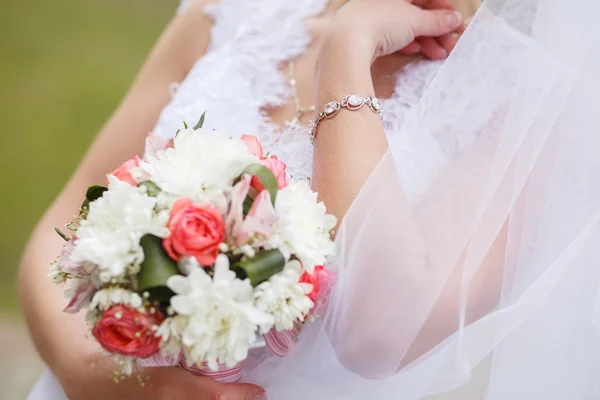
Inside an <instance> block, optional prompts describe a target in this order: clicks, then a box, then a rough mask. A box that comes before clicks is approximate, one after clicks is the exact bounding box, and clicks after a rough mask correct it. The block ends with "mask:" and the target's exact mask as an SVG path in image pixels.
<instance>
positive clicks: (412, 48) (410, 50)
mask: <svg viewBox="0 0 600 400" xmlns="http://www.w3.org/2000/svg"><path fill="white" fill-rule="evenodd" d="M420 52H421V45H420V44H419V43H417V42H412V43H411V44H409V45H408V46H406V47H405V48H403V49H400V51H399V53H400V54H404V55H405V56H409V55H413V54H418V53H420Z"/></svg>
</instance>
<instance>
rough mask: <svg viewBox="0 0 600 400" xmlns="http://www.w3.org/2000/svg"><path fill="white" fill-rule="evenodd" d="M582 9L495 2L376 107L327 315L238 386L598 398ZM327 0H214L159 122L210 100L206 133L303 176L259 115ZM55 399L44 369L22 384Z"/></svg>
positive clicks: (334, 392)
mask: <svg viewBox="0 0 600 400" xmlns="http://www.w3.org/2000/svg"><path fill="white" fill-rule="evenodd" d="M580 3H583V4H578V6H577V7H578V8H577V9H573V10H571V9H570V7H569V3H568V2H567V1H566V0H490V1H488V2H486V3H485V4H484V6H483V7H482V9H481V10H480V12H479V13H478V15H477V16H476V17H475V18H474V20H473V22H472V23H471V25H470V27H469V29H468V31H467V33H466V34H465V35H464V37H463V38H462V39H461V42H460V43H459V46H458V47H457V49H456V50H455V52H453V54H452V55H451V57H450V58H449V59H448V60H447V61H446V62H444V63H442V62H430V61H425V62H419V63H416V64H413V65H409V66H408V67H407V68H405V70H404V71H403V72H402V73H401V74H400V75H399V76H398V79H397V84H396V89H395V91H394V94H393V96H392V97H391V98H390V99H386V100H384V101H383V107H384V110H385V115H386V119H385V121H384V126H385V132H386V135H387V138H388V142H389V145H390V151H389V152H388V153H387V154H386V155H385V156H384V158H383V159H382V161H381V162H380V165H379V166H378V167H377V168H376V170H375V171H374V172H373V174H372V176H371V178H370V179H369V181H368V182H367V183H366V184H365V187H364V188H363V190H362V191H361V193H360V194H359V196H358V197H357V199H356V200H355V202H354V203H353V205H352V207H351V209H350V210H349V212H348V214H347V216H346V218H345V219H344V222H343V225H342V227H341V229H340V231H339V232H338V235H337V238H336V243H337V248H338V252H337V257H336V259H335V260H334V261H333V262H332V266H333V267H336V268H337V269H338V277H339V281H338V284H337V286H336V288H335V290H334V293H333V295H332V298H331V302H330V306H329V308H328V311H327V313H326V315H324V316H323V317H322V318H320V319H319V320H317V321H316V322H315V323H313V324H311V325H309V326H307V327H306V328H305V331H304V332H303V333H302V336H301V340H300V342H299V344H298V347H297V349H296V351H295V352H294V353H293V354H292V355H290V356H289V357H286V358H277V357H264V356H260V357H259V356H257V357H255V359H253V360H252V362H251V363H250V364H251V365H250V366H248V368H246V371H245V377H244V379H245V380H246V381H248V382H252V383H256V384H259V385H261V386H263V387H264V388H265V389H266V390H267V393H268V394H269V399H276V400H296V399H298V400H300V399H332V400H338V399H339V400H342V399H344V400H345V399H357V400H358V399H378V400H379V399H382V400H383V399H402V400H417V399H422V398H425V397H426V396H429V395H432V396H435V399H440V400H442V399H443V400H450V399H486V400H513V399H515V400H520V399H523V400H525V399H527V400H532V399H536V400H537V399H540V400H541V399H544V400H547V399H548V400H550V399H556V400H559V399H560V400H563V399H564V400H566V399H568V400H578V399H581V400H587V399H596V398H600V384H598V383H597V382H598V379H597V377H598V376H599V375H598V372H600V334H599V332H598V331H597V329H596V327H597V326H599V324H600V317H598V315H600V314H598V312H600V311H598V310H600V300H599V301H596V298H598V299H600V295H599V293H600V292H599V287H600V268H598V265H600V254H599V252H598V250H597V249H596V247H595V246H594V242H595V240H598V242H600V232H599V231H598V227H597V222H598V220H599V219H600V184H597V185H594V182H596V181H597V180H598V179H599V178H598V177H599V176H600V162H598V161H597V157H596V156H595V152H597V150H598V148H600V147H599V146H598V145H599V144H600V143H599V142H600V136H598V135H597V134H594V133H595V132H597V129H595V127H596V125H597V123H596V120H595V118H593V116H594V113H597V109H596V108H594V107H595V106H598V105H599V104H598V103H599V102H598V101H597V99H596V98H595V93H600V83H599V82H597V81H598V79H597V78H595V73H594V71H597V70H598V69H597V67H598V66H599V65H598V64H599V60H600V51H598V50H596V47H597V46H595V45H590V43H592V44H593V43H595V42H594V41H593V39H594V38H600V32H599V31H598V29H599V28H598V27H596V25H594V20H593V17H592V16H593V15H598V14H597V13H598V12H599V11H600V10H599V6H600V5H599V4H596V3H595V1H594V0H582V1H581V2H580ZM325 5H326V0H294V1H291V0H221V1H220V3H219V4H218V5H214V6H210V7H209V8H208V9H207V12H208V13H209V14H210V15H211V16H212V17H213V18H214V20H215V26H214V28H213V31H212V41H211V46H210V48H209V51H208V53H207V54H206V55H205V56H204V57H203V58H202V59H200V60H198V62H197V63H196V65H195V66H194V67H193V69H192V70H191V71H190V73H189V75H188V77H187V78H186V79H185V80H184V81H183V82H181V83H180V84H178V85H175V86H174V88H173V99H172V101H171V103H170V104H169V105H168V106H167V107H166V108H165V109H164V111H163V112H162V114H161V116H160V119H159V121H158V123H157V125H156V128H155V130H154V133H155V134H157V135H161V136H172V135H173V134H174V132H175V131H176V130H177V129H178V128H180V127H181V125H182V121H186V122H187V123H188V124H192V125H193V124H194V123H195V122H196V121H197V120H198V118H199V116H200V115H201V114H202V113H203V112H204V111H206V112H207V119H206V125H205V127H206V128H208V129H213V128H214V129H218V130H221V131H226V132H228V133H229V134H231V135H232V136H239V135H241V134H244V133H250V134H254V135H257V136H258V137H259V139H260V141H261V142H262V144H263V147H264V148H265V149H266V150H267V151H270V152H271V153H273V154H277V155H278V156H279V157H280V159H282V160H284V161H285V162H286V164H287V166H288V172H289V174H291V176H292V177H293V178H294V179H304V178H308V177H310V176H311V170H312V145H311V144H310V141H309V138H308V134H307V130H306V129H305V128H302V129H284V130H283V131H280V129H279V127H277V126H275V125H274V124H272V123H271V122H270V121H269V120H268V118H267V117H266V115H265V114H264V112H262V111H261V109H264V108H265V107H267V106H277V105H281V104H284V103H285V102H287V101H288V100H289V94H290V93H289V87H288V86H287V79H286V77H285V76H282V74H281V73H280V71H279V66H280V65H281V63H282V62H284V61H286V60H289V59H293V58H295V57H297V56H299V55H301V54H302V52H303V51H304V49H305V47H306V46H307V44H308V43H309V40H310V38H309V36H308V33H307V31H306V29H305V27H304V23H303V20H304V19H305V18H307V17H309V16H312V15H316V14H318V13H319V12H321V11H322V10H323V8H324V6H325ZM181 12H186V11H185V4H183V5H182V8H181ZM582 37H583V38H585V40H582V39H581V38H582ZM585 43H587V44H588V46H585ZM595 123H596V124H595ZM403 198H405V199H406V203H407V204H408V210H406V208H407V207H398V206H397V205H398V204H399V203H398V202H399V200H400V199H403ZM407 232H408V233H407ZM406 243H410V245H406ZM415 248H416V249H417V250H415ZM419 250H421V252H422V254H423V255H424V256H423V257H422V258H418V257H417V258H414V257H413V258H411V256H406V255H407V254H408V255H414V254H420V253H419V252H418V251H419ZM62 398H64V393H63V392H62V390H61V388H60V385H59V384H58V383H57V381H56V379H55V378H54V377H53V376H52V374H51V373H50V372H47V373H46V374H45V375H44V377H43V378H42V379H41V380H40V382H39V383H38V385H37V386H36V388H35V389H34V391H33V392H32V393H31V395H30V399H32V400H54V399H62Z"/></svg>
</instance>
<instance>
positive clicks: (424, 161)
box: [29, 0, 498, 400]
mask: <svg viewBox="0 0 600 400" xmlns="http://www.w3.org/2000/svg"><path fill="white" fill-rule="evenodd" d="M326 3H327V0H293V1H291V0H251V1H250V0H221V1H220V3H219V4H218V5H213V6H210V7H209V8H207V12H208V13H209V14H210V15H211V16H212V17H213V18H214V21H215V25H214V28H213V30H212V40H211V45H210V48H209V51H208V53H207V54H206V55H205V56H204V57H203V58H201V59H199V60H198V61H197V63H196V64H195V65H194V67H193V68H192V70H191V71H190V72H189V75H188V76H187V77H186V79H185V80H184V81H183V82H181V83H178V84H174V85H173V88H172V101H171V102H170V103H169V104H168V105H167V106H166V107H165V108H164V110H163V111H162V113H161V115H160V118H159V120H158V122H157V124H156V128H155V130H154V133H155V134H158V135H161V136H165V137H168V136H173V135H174V133H175V132H176V131H177V129H179V128H180V127H181V126H182V124H183V121H186V122H187V124H188V125H189V124H191V125H193V124H194V123H195V122H197V120H198V118H199V117H200V115H201V114H202V113H203V112H205V111H206V112H207V119H206V125H205V127H206V128H208V129H213V128H214V129H219V130H221V131H226V132H227V133H229V134H230V135H232V136H239V135H242V134H244V133H248V134H253V135H256V136H258V137H259V139H260V141H261V143H262V144H263V147H264V148H265V150H266V151H269V152H271V153H273V154H277V155H278V156H279V158H280V159H282V160H284V161H285V163H286V164H287V168H288V172H289V174H290V175H291V177H292V178H294V179H303V178H308V177H310V176H311V173H312V151H313V149H312V145H311V144H310V142H309V137H308V132H307V129H305V128H302V129H283V130H282V129H281V128H280V127H278V126H275V125H274V124H273V123H272V122H271V121H270V120H269V118H268V117H267V116H266V115H265V113H264V112H262V111H261V110H262V109H264V108H266V107H272V106H278V105H281V104H284V103H286V102H288V101H289V96H290V90H289V87H288V85H287V80H286V77H285V76H283V75H282V74H281V72H280V71H279V66H280V65H281V63H282V62H284V61H286V60H290V59H293V58H295V57H297V56H299V55H301V54H302V52H303V51H304V49H305V48H306V46H307V45H308V43H309V41H310V37H309V35H308V32H307V30H306V29H305V26H304V23H303V21H304V19H305V18H307V17H309V16H312V15H316V14H318V13H320V12H321V11H322V10H323V9H324V7H325V5H326ZM184 5H185V2H184V4H182V7H181V11H182V12H183V10H184V9H185V7H184ZM497 50H498V49H495V50H494V51H497ZM485 52H486V49H482V53H485ZM489 53H490V51H488V54H489ZM483 56H485V54H484V55H483ZM441 65H442V63H441V62H429V61H428V62H420V63H418V64H414V65H409V66H408V67H406V68H405V70H404V72H403V73H402V74H400V75H399V77H398V79H397V84H396V88H395V91H394V93H393V96H392V97H391V98H389V99H385V100H383V108H384V110H385V117H386V118H385V122H384V125H385V132H386V135H387V137H388V140H390V142H393V143H396V144H398V143H400V145H396V146H394V147H395V149H397V150H396V151H397V152H401V153H402V154H401V155H400V156H399V157H395V158H396V159H397V160H398V159H400V160H402V163H400V164H399V165H397V168H398V171H399V176H400V180H401V181H402V185H403V187H404V190H405V191H406V195H407V197H408V198H409V199H414V198H417V197H418V196H419V194H420V193H422V192H423V191H424V190H425V188H426V187H427V186H428V184H429V182H430V180H431V178H432V177H433V176H435V175H436V171H438V170H439V168H440V167H441V166H442V165H443V164H444V163H445V159H446V158H447V157H448V151H444V152H442V151H440V149H439V143H440V141H439V140H436V139H434V138H433V137H432V136H430V135H429V134H427V133H423V134H422V135H407V136H405V137H402V136H399V135H400V128H401V127H402V126H403V124H404V123H405V120H406V118H407V115H409V111H410V110H411V109H412V108H413V106H415V105H416V104H417V102H418V101H419V99H420V98H421V96H422V94H423V92H424V91H425V89H426V88H427V87H428V85H429V84H430V83H431V81H432V79H433V78H434V76H435V75H436V72H437V71H438V69H439V68H440V66H441ZM465 67H466V68H468V67H469V66H465ZM490 82H491V84H496V82H494V80H493V79H491V81H490ZM468 106H469V105H468V104H466V105H465V104H463V105H462V107H468ZM452 113H453V112H452V110H448V112H447V113H446V115H438V116H437V117H436V122H435V123H436V124H437V126H438V127H440V128H442V127H443V125H444V119H446V118H452V117H453V115H452ZM476 130H477V127H472V131H473V132H475V131H476ZM435 131H436V129H429V130H428V132H432V133H435ZM437 131H439V129H438V130H437ZM445 134H446V136H447V137H446V138H445V139H444V142H446V143H448V144H449V147H452V148H457V149H458V148H461V147H463V146H464V145H465V143H462V142H461V141H462V140H464V139H459V138H458V137H455V136H452V133H448V132H445ZM464 137H468V135H463V136H462V138H464ZM424 148H426V149H428V150H427V151H423V149H424ZM63 398H65V395H64V393H63V391H62V389H61V387H60V385H59V384H58V382H57V381H56V379H55V378H54V376H53V375H52V373H51V372H49V371H48V372H46V374H45V375H44V376H43V377H42V379H41V380H40V381H39V383H38V385H37V386H36V387H35V388H34V390H33V391H32V393H31V394H30V397H29V399H31V400H55V399H63Z"/></svg>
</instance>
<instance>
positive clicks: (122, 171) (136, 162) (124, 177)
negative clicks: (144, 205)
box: [110, 156, 142, 186]
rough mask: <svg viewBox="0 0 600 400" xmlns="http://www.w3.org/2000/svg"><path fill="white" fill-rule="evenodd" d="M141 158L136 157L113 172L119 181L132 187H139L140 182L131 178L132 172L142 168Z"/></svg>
mask: <svg viewBox="0 0 600 400" xmlns="http://www.w3.org/2000/svg"><path fill="white" fill-rule="evenodd" d="M141 161H142V160H140V158H139V157H138V156H135V157H134V158H132V159H131V160H128V161H125V162H124V163H123V164H121V166H120V167H119V168H117V169H115V170H114V171H113V172H111V173H110V174H111V175H114V176H115V177H116V178H117V179H119V180H120V181H123V182H127V183H129V184H130V185H131V186H137V184H138V182H136V181H135V179H133V176H131V170H132V169H134V168H137V167H139V166H140V162H141Z"/></svg>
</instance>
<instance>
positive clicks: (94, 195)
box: [85, 185, 108, 202]
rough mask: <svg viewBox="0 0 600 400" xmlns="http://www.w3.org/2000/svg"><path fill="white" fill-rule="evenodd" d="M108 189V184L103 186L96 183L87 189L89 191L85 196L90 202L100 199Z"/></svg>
mask: <svg viewBox="0 0 600 400" xmlns="http://www.w3.org/2000/svg"><path fill="white" fill-rule="evenodd" d="M107 190H108V188H107V187H106V186H101V185H94V186H90V187H89V188H88V190H87V192H86V193H85V198H86V199H88V200H89V201H90V202H92V201H94V200H97V199H99V198H100V197H102V195H103V194H104V192H106V191H107Z"/></svg>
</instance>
